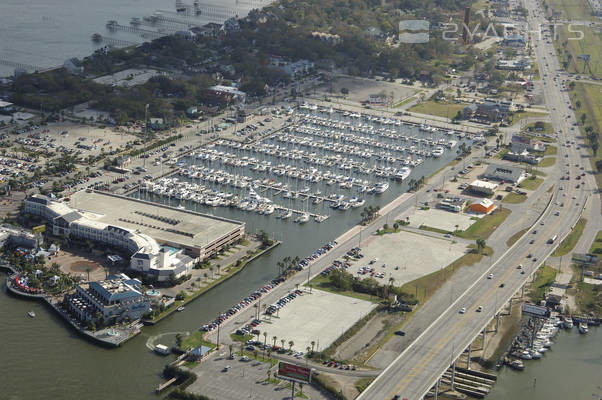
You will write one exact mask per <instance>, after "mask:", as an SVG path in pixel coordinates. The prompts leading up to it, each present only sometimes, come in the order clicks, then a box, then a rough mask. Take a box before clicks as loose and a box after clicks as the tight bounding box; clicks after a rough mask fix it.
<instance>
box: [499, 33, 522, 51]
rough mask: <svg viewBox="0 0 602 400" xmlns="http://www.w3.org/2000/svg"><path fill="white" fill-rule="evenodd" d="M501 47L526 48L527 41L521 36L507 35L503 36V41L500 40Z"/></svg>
mask: <svg viewBox="0 0 602 400" xmlns="http://www.w3.org/2000/svg"><path fill="white" fill-rule="evenodd" d="M502 45H504V46H509V47H516V48H521V47H522V48H524V47H526V46H527V41H526V40H525V37H524V36H522V35H517V34H509V35H505V36H504V39H503V40H502Z"/></svg>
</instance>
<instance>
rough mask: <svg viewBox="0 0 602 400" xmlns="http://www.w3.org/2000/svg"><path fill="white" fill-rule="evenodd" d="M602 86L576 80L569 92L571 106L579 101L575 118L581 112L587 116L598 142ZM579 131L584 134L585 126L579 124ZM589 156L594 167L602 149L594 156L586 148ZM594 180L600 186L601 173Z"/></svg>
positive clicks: (601, 157) (601, 133) (600, 137)
mask: <svg viewBox="0 0 602 400" xmlns="http://www.w3.org/2000/svg"><path fill="white" fill-rule="evenodd" d="M601 90H602V86H599V85H591V84H585V83H581V82H577V83H576V84H575V89H574V90H573V91H572V92H571V93H570V97H571V101H572V103H573V107H574V108H576V103H577V100H579V102H581V108H580V109H578V110H577V111H576V113H577V118H580V117H581V114H586V115H587V116H588V118H587V120H586V121H585V124H586V126H592V127H593V128H594V132H598V142H600V143H602V91H601ZM580 129H581V133H582V134H583V135H585V127H583V126H581V127H580ZM588 151H589V154H590V156H591V164H592V168H593V169H595V167H596V161H598V160H602V149H601V150H598V154H597V155H596V157H594V155H593V152H592V151H591V148H588ZM596 182H597V184H598V188H602V174H600V173H598V174H596Z"/></svg>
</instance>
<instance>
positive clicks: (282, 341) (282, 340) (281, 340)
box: [280, 339, 286, 349]
mask: <svg viewBox="0 0 602 400" xmlns="http://www.w3.org/2000/svg"><path fill="white" fill-rule="evenodd" d="M284 342H286V340H284V339H280V344H281V345H282V346H280V347H282V348H283V349H284Z"/></svg>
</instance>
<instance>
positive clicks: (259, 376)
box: [187, 349, 326, 400]
mask: <svg viewBox="0 0 602 400" xmlns="http://www.w3.org/2000/svg"><path fill="white" fill-rule="evenodd" d="M259 359H260V360H261V356H259ZM269 367H271V364H269V363H263V362H260V361H255V360H248V361H241V357H240V356H236V357H235V358H234V359H229V357H228V350H227V349H225V350H222V353H221V354H220V356H218V357H215V358H210V359H208V360H206V361H204V362H203V363H202V364H201V365H199V366H197V367H195V368H194V369H193V372H194V373H195V374H196V375H197V377H198V379H197V380H196V381H195V382H194V383H193V384H192V385H190V386H189V387H188V388H187V391H189V392H191V393H194V394H202V395H204V396H207V397H209V398H211V399H220V400H240V399H256V400H271V399H282V400H284V399H290V395H291V389H290V388H288V387H286V386H287V383H288V382H286V381H281V382H280V383H279V384H278V385H276V384H274V383H269V382H266V378H267V376H268V368H269ZM276 368H277V367H273V368H272V369H271V371H270V372H271V373H272V376H273V372H274V371H275V370H276ZM298 389H299V386H298V385H297V386H295V391H296V392H297V391H298ZM303 394H305V395H307V396H308V397H309V398H310V399H326V397H325V396H324V395H322V394H321V393H320V392H319V391H318V390H316V389H314V388H313V387H311V386H307V385H304V386H303Z"/></svg>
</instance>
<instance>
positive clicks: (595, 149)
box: [591, 142, 600, 157]
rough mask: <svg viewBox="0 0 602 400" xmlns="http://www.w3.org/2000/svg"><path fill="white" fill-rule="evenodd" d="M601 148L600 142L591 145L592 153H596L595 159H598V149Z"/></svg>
mask: <svg viewBox="0 0 602 400" xmlns="http://www.w3.org/2000/svg"><path fill="white" fill-rule="evenodd" d="M599 146H600V144H599V143H598V142H593V143H592V144H591V147H592V152H593V153H594V157H596V155H597V154H598V147H599Z"/></svg>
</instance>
